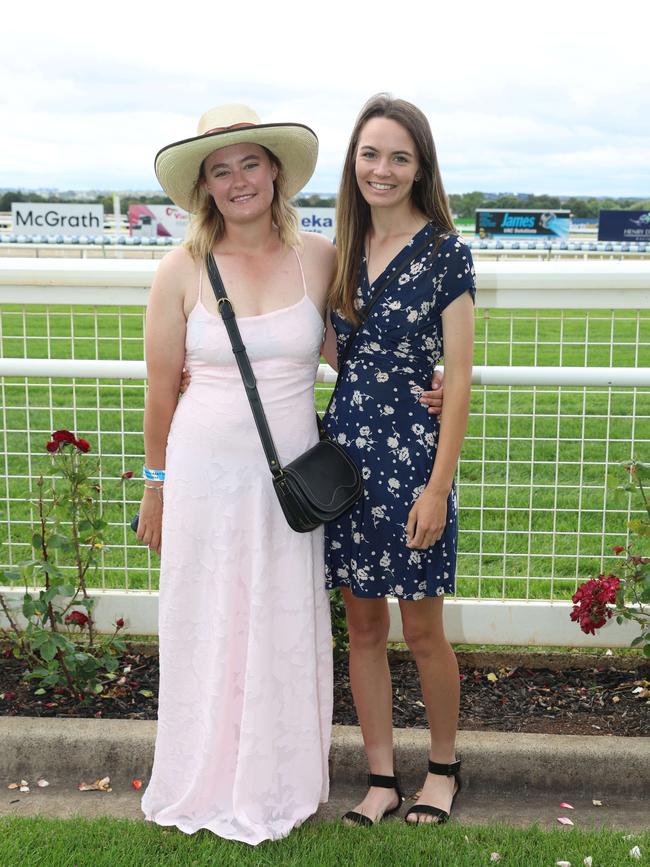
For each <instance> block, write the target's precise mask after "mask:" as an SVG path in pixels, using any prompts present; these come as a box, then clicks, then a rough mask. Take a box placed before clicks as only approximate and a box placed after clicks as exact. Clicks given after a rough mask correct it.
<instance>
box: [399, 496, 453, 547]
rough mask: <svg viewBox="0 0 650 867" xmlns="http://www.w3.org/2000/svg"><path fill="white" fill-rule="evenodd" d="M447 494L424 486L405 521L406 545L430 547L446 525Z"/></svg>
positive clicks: (439, 536)
mask: <svg viewBox="0 0 650 867" xmlns="http://www.w3.org/2000/svg"><path fill="white" fill-rule="evenodd" d="M447 496H448V495H447V494H444V493H440V492H437V491H432V490H430V489H428V488H425V489H424V491H423V492H422V493H421V494H420V496H419V497H418V498H417V500H416V501H415V503H414V504H413V508H412V509H411V511H410V512H409V517H408V521H407V522H406V547H407V548H430V547H431V545H434V544H435V543H436V542H437V541H438V539H440V538H441V536H442V534H443V533H444V530H445V526H446V525H447Z"/></svg>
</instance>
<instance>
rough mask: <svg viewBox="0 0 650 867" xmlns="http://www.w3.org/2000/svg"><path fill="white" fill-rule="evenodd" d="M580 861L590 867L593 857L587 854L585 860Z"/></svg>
mask: <svg viewBox="0 0 650 867" xmlns="http://www.w3.org/2000/svg"><path fill="white" fill-rule="evenodd" d="M582 863H583V864H584V865H585V867H592V864H593V863H594V859H593V858H592V857H591V855H587V857H586V858H585V860H584V861H583V862H582Z"/></svg>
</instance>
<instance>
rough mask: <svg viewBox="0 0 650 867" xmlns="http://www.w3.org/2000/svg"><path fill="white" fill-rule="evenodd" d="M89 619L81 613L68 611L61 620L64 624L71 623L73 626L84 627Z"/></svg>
mask: <svg viewBox="0 0 650 867" xmlns="http://www.w3.org/2000/svg"><path fill="white" fill-rule="evenodd" d="M89 619H90V618H89V617H88V615H87V614H84V613H83V611H70V612H68V614H66V616H65V617H64V618H63V620H64V622H65V623H71V624H73V625H74V626H85V625H86V623H88V620H89Z"/></svg>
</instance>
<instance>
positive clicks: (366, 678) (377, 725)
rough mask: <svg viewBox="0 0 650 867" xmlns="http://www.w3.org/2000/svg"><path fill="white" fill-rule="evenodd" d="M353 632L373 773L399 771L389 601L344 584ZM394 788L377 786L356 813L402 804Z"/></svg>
mask: <svg viewBox="0 0 650 867" xmlns="http://www.w3.org/2000/svg"><path fill="white" fill-rule="evenodd" d="M342 592H343V598H344V600H345V608H346V614H347V620H348V630H349V633H350V684H351V686H352V696H353V698H354V704H355V707H356V709H357V716H358V717H359V724H360V726H361V733H362V735H363V743H364V747H365V750H366V755H367V757H368V767H369V769H370V772H371V773H373V774H382V775H385V776H392V775H393V690H392V685H391V680H390V669H389V667H388V657H387V655H386V643H387V641H388V626H389V618H388V604H387V602H386V600H385V599H358V598H356V597H355V596H353V594H352V592H351V591H350V590H349V589H348V588H346V587H344V588H342ZM396 804H397V795H396V793H395V791H394V790H393V789H383V788H378V787H375V786H372V787H371V788H370V789H369V790H368V794H367V795H366V797H365V798H364V799H363V801H362V802H361V803H360V804H359V805H358V806H356V807H355V808H354V810H355V812H357V813H362V814H363V815H364V816H368V818H369V819H372V820H373V821H376V820H377V819H378V818H380V817H381V816H382V815H383V813H384V812H385V811H386V810H389V809H390V808H391V807H394V806H396Z"/></svg>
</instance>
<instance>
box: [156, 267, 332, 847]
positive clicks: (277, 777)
mask: <svg viewBox="0 0 650 867" xmlns="http://www.w3.org/2000/svg"><path fill="white" fill-rule="evenodd" d="M201 282H202V283H203V286H202V287H200V288H199V297H198V301H197V303H196V306H195V307H194V309H193V310H192V312H191V313H190V315H189V317H188V322H187V336H186V351H187V365H188V367H189V370H190V371H191V374H192V381H191V385H190V387H189V389H188V391H187V392H186V394H185V395H184V396H183V397H182V398H181V400H180V401H179V404H178V409H177V410H176V412H175V414H174V419H173V422H172V426H171V431H170V434H169V441H168V444H167V462H166V469H167V478H166V481H165V507H164V517H163V536H162V558H161V573H160V616H159V617H160V699H159V711H158V732H157V737H156V751H155V758H154V765H153V772H152V776H151V781H150V783H149V786H148V788H147V790H146V792H145V794H144V797H143V798H142V809H143V811H144V814H145V817H146V818H147V819H148V820H152V821H154V822H157V823H158V824H159V825H175V826H177V827H178V828H179V829H180V830H181V831H184V832H186V833H188V834H193V833H194V832H195V831H198V830H199V829H200V828H207V829H209V830H210V831H213V832H214V833H215V834H218V835H219V836H221V837H225V838H228V839H233V840H241V841H244V842H246V843H251V844H257V843H260V842H262V841H263V840H267V839H277V838H279V837H284V836H286V835H287V834H288V833H289V832H290V831H291V829H292V828H294V827H295V826H296V825H299V824H300V823H301V822H303V821H304V820H305V819H306V818H307V817H308V816H310V815H311V814H313V813H314V812H316V810H317V808H318V804H319V802H322V801H326V800H327V796H328V787H329V780H328V753H329V746H330V733H331V718H332V642H331V632H330V616H329V604H328V596H327V594H326V591H325V583H324V566H323V534H322V530H321V529H318V530H316V531H314V532H312V533H296V532H294V531H293V530H291V529H290V528H289V526H288V525H287V523H286V520H285V518H284V516H283V514H282V511H281V509H280V506H279V504H278V502H277V500H276V497H275V494H274V492H273V488H272V484H271V476H270V472H269V469H268V465H267V463H266V460H265V457H264V453H263V451H262V446H261V443H260V440H259V437H258V435H257V430H256V428H255V425H254V421H253V417H252V414H251V410H250V406H249V404H248V400H247V398H246V395H245V393H244V387H243V384H242V381H241V378H240V375H239V371H238V368H237V366H236V363H235V361H234V356H233V354H232V350H231V347H230V342H229V340H228V336H227V333H226V329H225V327H224V325H223V322H222V321H221V319H220V318H219V317H218V316H214V315H212V314H211V313H210V312H209V311H208V310H207V309H206V308H205V306H204V304H203V301H202V298H201V292H205V291H206V286H207V291H210V292H211V291H212V290H211V288H210V284H209V282H208V280H207V276H203V277H202V281H201ZM303 288H304V276H303ZM238 324H239V328H240V331H241V334H242V338H243V340H244V343H245V345H246V348H247V351H248V355H249V357H250V359H251V362H252V364H253V368H254V372H255V375H256V377H257V384H258V388H259V391H260V395H261V398H262V401H263V404H264V409H265V411H266V415H267V418H268V420H269V425H270V427H271V430H272V433H273V438H274V441H275V445H276V448H277V450H278V452H279V454H280V458H281V460H282V462H283V463H284V462H287V461H290V460H291V459H292V458H294V457H296V456H297V455H298V454H300V453H301V452H303V451H304V450H305V449H307V448H308V447H309V446H311V445H313V444H314V443H315V442H316V441H317V438H318V435H317V430H316V422H315V415H314V399H313V388H314V380H315V374H316V369H317V365H318V360H319V349H320V345H321V341H322V337H323V322H322V319H321V317H320V315H319V313H318V310H317V309H316V307H315V306H314V304H313V303H312V301H311V299H310V298H309V296H308V295H307V292H306V290H305V292H304V295H303V297H302V298H301V299H300V301H298V302H297V303H296V304H294V305H292V306H290V307H286V308H283V309H281V310H277V311H274V312H272V313H269V314H265V315H262V316H251V317H246V318H244V317H242V318H239V319H238Z"/></svg>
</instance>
